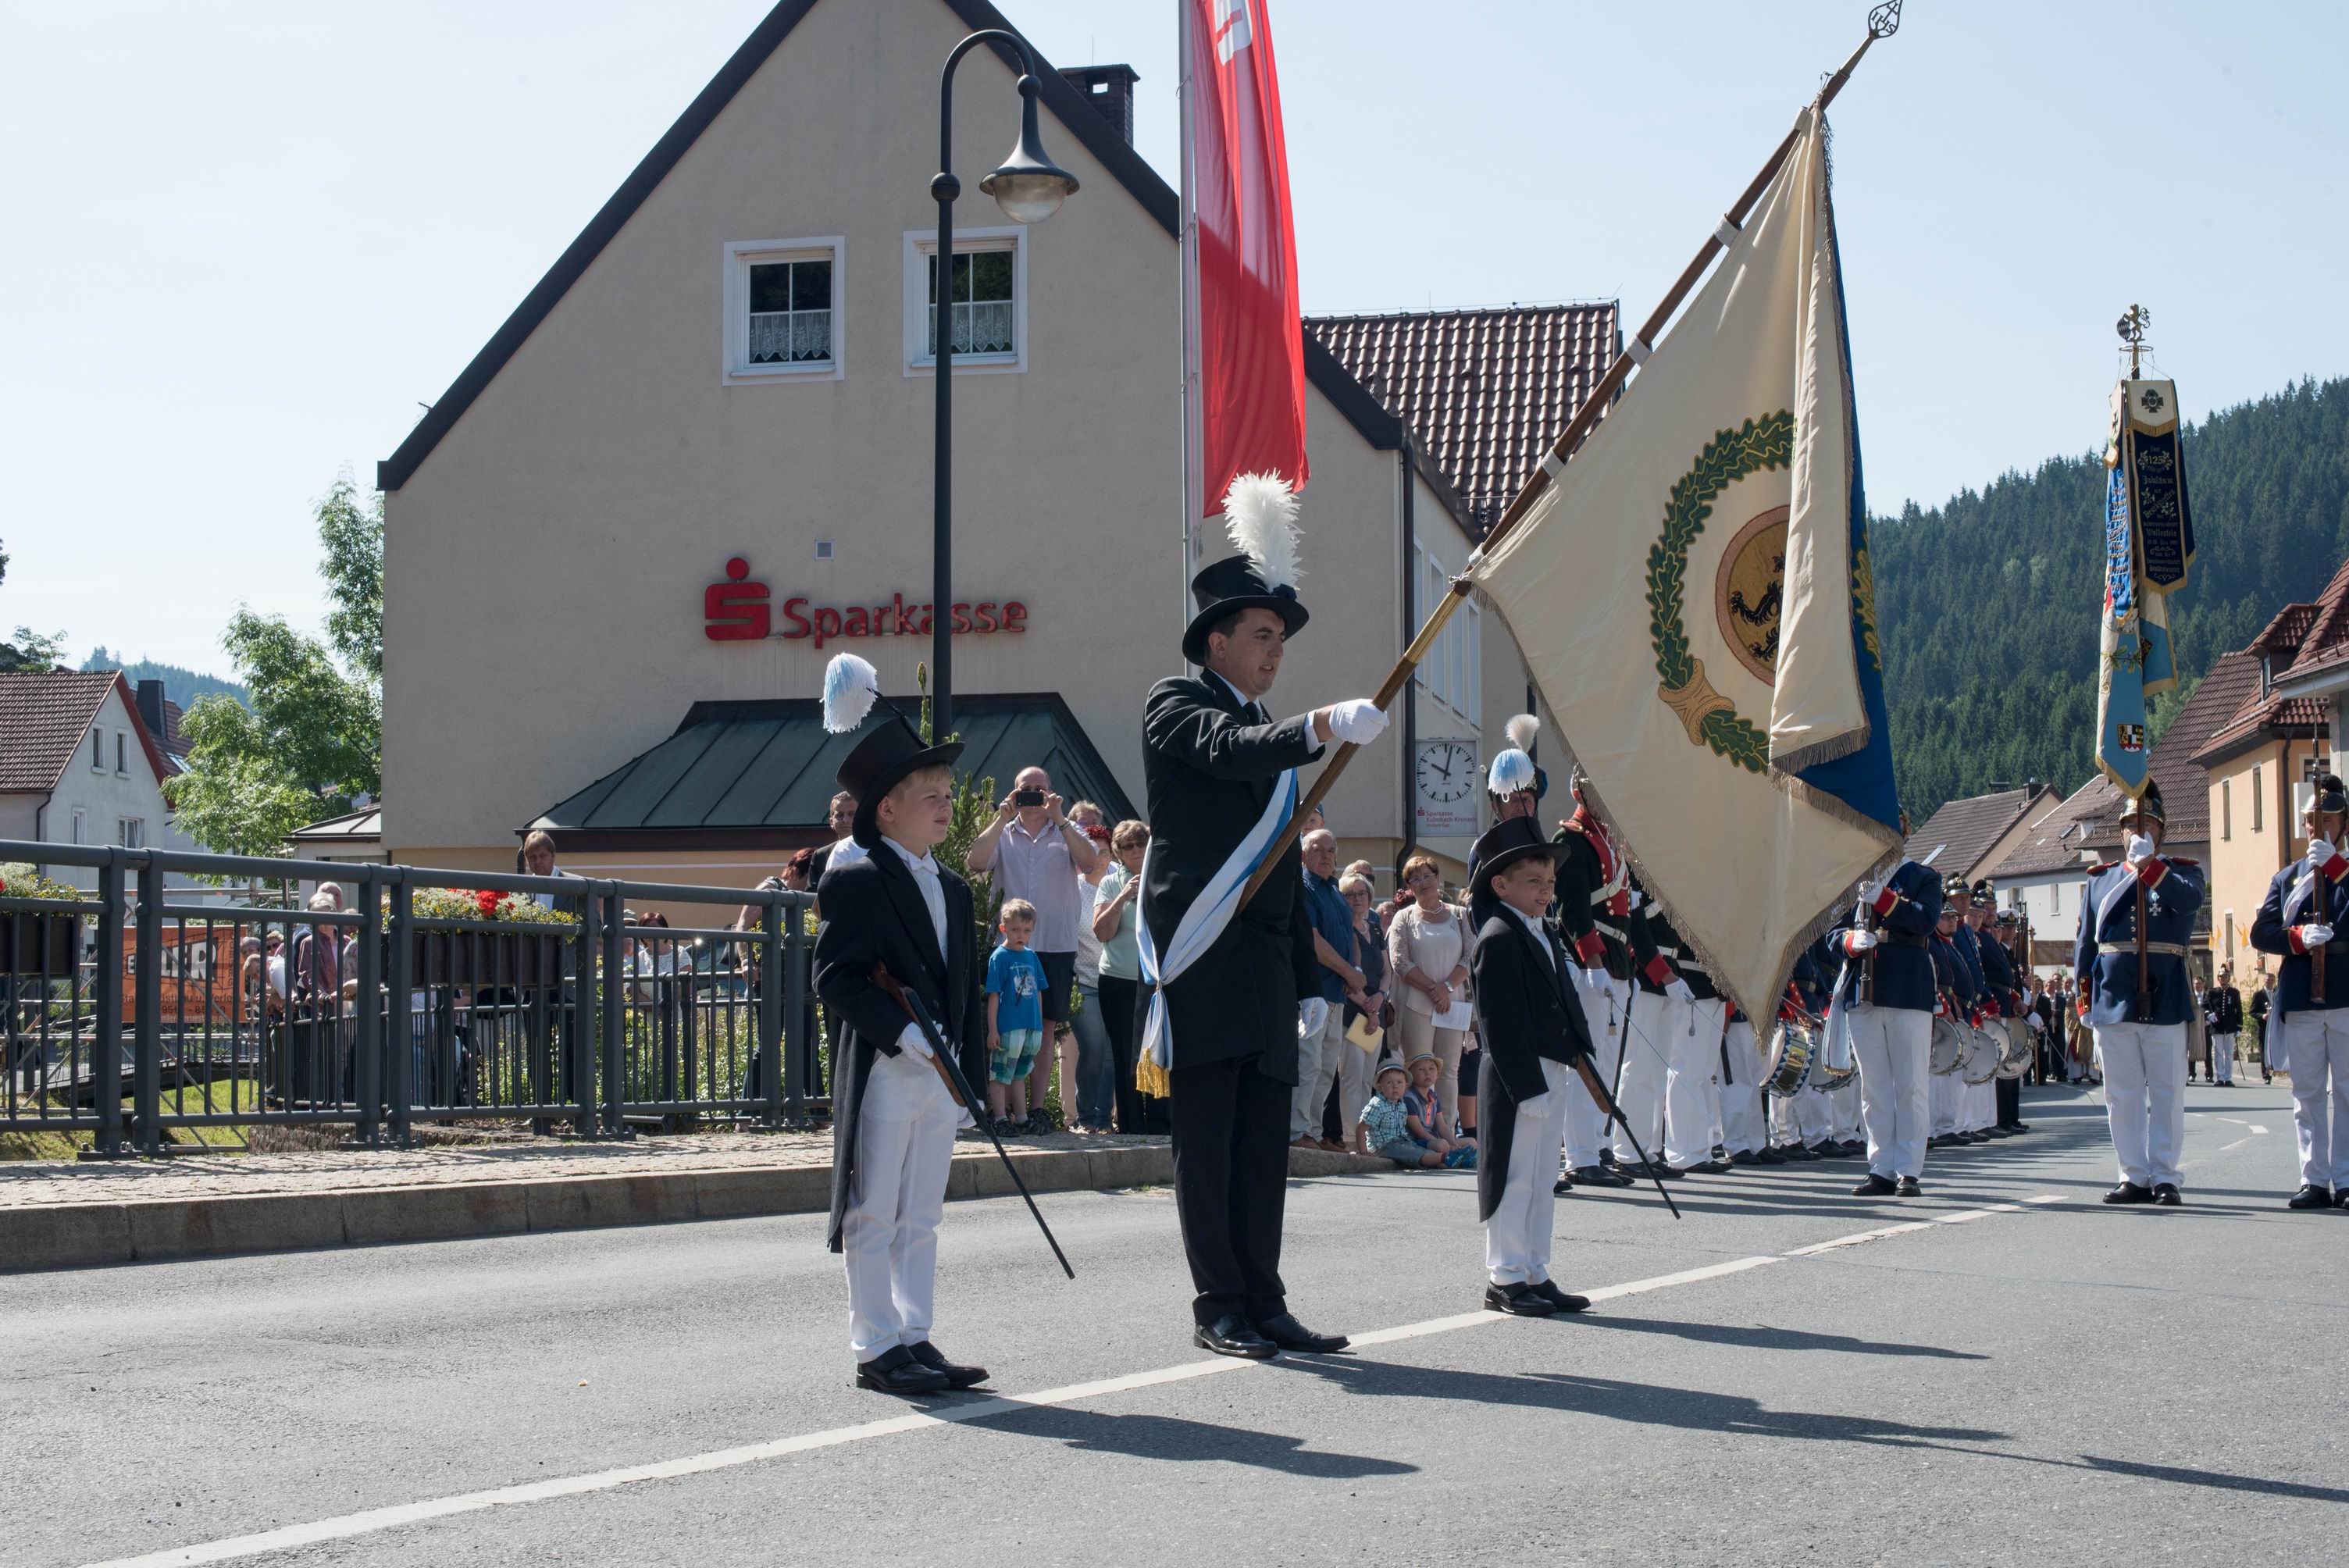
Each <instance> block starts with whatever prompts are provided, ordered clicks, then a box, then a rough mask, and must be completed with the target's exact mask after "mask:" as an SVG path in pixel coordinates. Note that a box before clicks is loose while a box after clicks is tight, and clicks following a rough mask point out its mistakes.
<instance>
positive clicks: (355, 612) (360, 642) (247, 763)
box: [165, 473, 383, 855]
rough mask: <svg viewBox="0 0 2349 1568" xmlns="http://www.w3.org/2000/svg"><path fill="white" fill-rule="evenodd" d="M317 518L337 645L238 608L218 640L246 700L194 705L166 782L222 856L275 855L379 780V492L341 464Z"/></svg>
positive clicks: (190, 828) (193, 832) (186, 816)
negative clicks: (364, 495)
mask: <svg viewBox="0 0 2349 1568" xmlns="http://www.w3.org/2000/svg"><path fill="white" fill-rule="evenodd" d="M316 516H317V520H318V538H319V542H320V544H321V545H322V546H323V548H324V550H325V552H326V562H325V564H324V567H323V575H324V576H325V577H326V592H327V594H328V597H329V598H330V599H331V600H332V602H333V608H332V609H331V610H330V611H329V613H328V614H327V617H326V629H327V637H328V640H329V641H330V642H331V643H332V648H331V649H330V648H329V646H328V644H327V643H326V642H321V641H320V640H319V639H317V638H316V637H312V636H309V635H306V634H303V633H301V632H297V631H295V629H294V628H293V627H291V626H289V625H288V624H286V623H285V617H284V616H282V615H260V614H254V612H253V611H251V610H249V609H246V608H244V607H243V606H239V607H238V609H237V612H236V614H235V615H233V617H231V619H230V621H229V625H228V631H227V632H226V633H225V634H223V635H222V639H221V642H222V646H224V647H225V648H227V650H228V653H229V656H230V658H231V659H233V661H234V662H235V665H236V668H237V675H238V677H239V679H240V680H242V681H243V685H244V686H245V687H246V688H247V690H249V691H250V692H251V693H252V707H249V708H248V707H245V706H243V704H241V703H239V702H237V701H236V700H235V699H234V698H233V697H230V696H208V697H206V698H204V699H203V700H202V702H199V703H197V704H196V706H195V707H194V708H193V709H191V711H190V712H189V714H188V716H187V718H186V721H185V725H184V729H185V732H186V734H187V737H188V739H189V741H190V743H191V749H190V751H189V754H188V771H187V772H185V773H183V774H181V775H180V776H179V777H178V778H176V779H172V780H171V782H170V783H169V784H168V785H166V786H165V790H166V793H167V795H168V797H169V799H170V800H171V807H172V810H173V811H174V812H175V813H177V815H178V818H179V823H180V826H181V829H182V830H184V831H186V832H187V833H188V834H189V835H190V836H191V837H192V838H194V839H195V840H196V841H198V842H200V843H202V844H203V845H204V847H205V848H207V849H210V850H213V851H218V852H220V853H222V854H238V855H272V854H276V853H278V852H280V851H282V850H283V849H284V847H285V840H286V838H287V836H288V835H289V834H291V833H292V832H293V831H294V830H295V829H296V828H299V827H301V826H302V825H303V824H304V823H305V822H309V821H313V820H316V819H318V818H320V817H328V816H333V815H335V814H336V813H337V812H341V811H347V810H350V809H351V807H352V805H353V803H354V802H355V800H356V799H357V797H358V796H359V795H361V794H362V793H364V794H367V795H369V796H373V795H375V794H378V793H379V792H380V791H381V790H382V789H383V499H382V497H380V496H378V497H376V498H374V500H372V501H371V502H369V503H367V504H364V505H363V504H362V503H361V502H360V500H359V497H358V487H357V485H356V484H354V483H353V482H352V480H351V477H350V476H349V475H348V474H347V473H346V474H344V475H342V476H341V477H340V478H338V479H336V481H335V485H334V488H333V489H332V490H329V491H328V492H327V493H326V498H325V499H324V500H321V501H320V502H319V503H318V507H317V511H316ZM337 655H340V657H339V660H338V658H337Z"/></svg>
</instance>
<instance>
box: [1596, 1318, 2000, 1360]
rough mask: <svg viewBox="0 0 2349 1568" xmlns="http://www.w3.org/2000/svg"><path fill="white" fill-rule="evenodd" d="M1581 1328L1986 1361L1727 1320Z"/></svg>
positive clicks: (1934, 1348) (1601, 1321)
mask: <svg viewBox="0 0 2349 1568" xmlns="http://www.w3.org/2000/svg"><path fill="white" fill-rule="evenodd" d="M1577 1326H1578V1327H1590V1328H1607V1329H1614V1330H1618V1331H1620V1332H1623V1333H1629V1334H1668V1335H1670V1336H1672V1337H1673V1338H1675V1339H1694V1340H1699V1341H1702V1343H1704V1344H1707V1345H1735V1346H1743V1347H1745V1348H1748V1349H1754V1350H1833V1351H1838V1352H1840V1353H1842V1354H1844V1355H1847V1356H1930V1357H1936V1358H1938V1359H1940V1360H1945V1361H1987V1360H1989V1359H1990V1357H1987V1356H1982V1355H1978V1354H1976V1353H1975V1352H1973V1351H1971V1350H1950V1349H1945V1348H1944V1347H1942V1346H1939V1345H1901V1344H1897V1343H1894V1342H1891V1341H1889V1340H1880V1339H1855V1338H1854V1337H1852V1336H1850V1335H1848V1334H1813V1333H1810V1332H1808V1331H1807V1330H1805V1329H1800V1328H1759V1327H1743V1326H1737V1325H1733V1324H1727V1323H1672V1322H1670V1321H1667V1320H1664V1319H1660V1318H1638V1317H1603V1316H1597V1315H1593V1316H1590V1317H1586V1318H1583V1319H1582V1320H1581V1321H1580V1322H1579V1323H1578V1325H1577Z"/></svg>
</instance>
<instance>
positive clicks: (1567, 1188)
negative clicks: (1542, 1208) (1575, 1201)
mask: <svg viewBox="0 0 2349 1568" xmlns="http://www.w3.org/2000/svg"><path fill="white" fill-rule="evenodd" d="M1550 1191H1553V1192H1556V1193H1558V1194H1560V1195H1561V1196H1563V1195H1564V1194H1566V1193H1568V1192H1571V1191H1574V1172H1573V1171H1559V1172H1558V1173H1557V1181H1556V1182H1555V1183H1553V1184H1552V1185H1551V1187H1550Z"/></svg>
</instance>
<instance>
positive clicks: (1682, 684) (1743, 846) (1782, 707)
mask: <svg viewBox="0 0 2349 1568" xmlns="http://www.w3.org/2000/svg"><path fill="white" fill-rule="evenodd" d="M1632 352H1633V353H1635V354H1638V353H1640V352H1642V351H1641V350H1640V347H1639V346H1637V345H1634V346H1632ZM1849 360H1850V355H1849V347H1848V344H1847V341H1846V336H1845V330H1844V317H1843V290H1842V280H1841V276H1840V272H1839V268H1838V263H1837V253H1836V239H1835V219H1834V210H1833V206H1832V203H1831V201H1830V197H1829V191H1828V181H1827V165H1826V132H1825V128H1824V125H1823V123H1822V122H1821V121H1820V120H1819V118H1818V117H1817V116H1816V114H1815V113H1808V112H1806V115H1805V118H1804V120H1803V121H1802V122H1801V123H1800V124H1798V126H1797V135H1796V139H1795V147H1794V150H1792V152H1791V153H1790V154H1789V155H1788V157H1787V158H1786V160H1785V162H1784V163H1783V164H1782V165H1781V166H1780V168H1779V170H1778V171H1777V173H1776V175H1775V177H1774V179H1773V180H1772V181H1771V183H1770V185H1769V186H1768V187H1767V189H1766V190H1765V191H1764V193H1763V195H1762V196H1761V198H1760V200H1759V201H1757V202H1756V203H1755V205H1754V209H1753V211H1752V212H1751V213H1750V214H1749V216H1748V219H1747V222H1746V226H1745V228H1744V231H1743V232H1738V233H1736V234H1735V235H1734V237H1733V239H1731V240H1730V242H1729V244H1728V248H1727V251H1726V253H1725V254H1724V255H1723V258H1722V260H1721V262H1720V263H1719V265H1718V266H1717V268H1716V269H1715V271H1714V272H1713V275H1712V277H1711V278H1710V279H1709V280H1708V281H1707V282H1706V284H1705V285H1704V287H1703V288H1702V290H1701V291H1700V292H1699V293H1698V294H1696V295H1695V296H1694V297H1693V298H1692V300H1691V301H1690V303H1689V304H1688V306H1687V309H1686V311H1685V313H1684V314H1683V315H1682V319H1681V321H1680V324H1679V325H1677V326H1675V327H1674V328H1673V329H1672V331H1671V334H1670V335H1668V336H1667V337H1666V338H1665V339H1664V341H1663V342H1662V343H1661V344H1659V345H1657V346H1655V347H1654V349H1653V350H1652V351H1651V352H1649V353H1648V355H1647V358H1646V362H1645V365H1644V366H1643V368H1642V369H1641V370H1640V374H1639V376H1638V377H1637V378H1636V379H1635V380H1634V381H1633V382H1632V383H1631V385H1630V389H1629V392H1628V393H1627V395H1626V396H1625V397H1624V398H1623V400H1622V401H1621V402H1620V403H1619V405H1618V406H1617V407H1615V408H1614V409H1613V410H1612V411H1610V412H1609V414H1608V416H1607V418H1606V419H1605V420H1604V421H1603V422H1602V423H1601V424H1600V425H1599V427H1598V428H1597V429H1596V430H1594V431H1593V432H1592V434H1591V436H1590V438H1588V440H1587V441H1586V442H1585V443H1584V444H1583V447H1582V449H1581V451H1580V453H1579V454H1578V455H1577V456H1576V457H1575V458H1574V459H1572V461H1570V462H1568V463H1564V464H1560V463H1558V462H1557V459H1555V458H1553V459H1550V473H1551V481H1552V482H1551V483H1550V484H1549V485H1548V487H1547V489H1546V490H1543V491H1542V492H1541V494H1540V495H1539V496H1538V498H1537V500H1535V501H1534V502H1533V503H1532V504H1531V507H1530V509H1529V510H1528V511H1527V512H1526V515H1525V517H1524V520H1523V521H1521V522H1519V523H1518V524H1517V525H1516V527H1515V528H1513V529H1511V530H1509V531H1506V532H1504V533H1503V534H1502V535H1501V536H1500V538H1499V540H1498V541H1497V542H1495V545H1494V547H1493V551H1492V553H1491V555H1490V556H1489V557H1486V558H1484V559H1481V560H1480V561H1478V562H1477V563H1476V564H1475V567H1474V568H1473V569H1472V576H1473V578H1474V581H1475V583H1476V585H1477V586H1478V587H1479V588H1480V589H1482V590H1483V592H1484V593H1485V597H1486V599H1487V600H1488V601H1489V602H1490V603H1492V604H1493V605H1494V607H1495V609H1496V610H1497V611H1498V612H1499V614H1501V616H1502V617H1503V619H1504V620H1505V621H1506V623H1507V624H1508V627H1509V630H1510V632H1511V633H1512V634H1514V635H1515V637H1516V641H1517V644H1518V645H1519V647H1520V648H1522V649H1523V650H1524V652H1525V655H1526V663H1527V665H1528V666H1529V668H1530V669H1531V671H1532V673H1533V676H1534V679H1535V682H1536V684H1537V686H1539V687H1540V690H1541V695H1542V696H1543V698H1544V700H1546V701H1547V703H1548V705H1549V707H1550V709H1551V711H1552V713H1553V714H1555V715H1556V717H1557V721H1558V724H1559V726H1560V727H1561V728H1562V729H1563V730H1564V732H1565V737H1566V740H1567V744H1568V747H1569V748H1570V749H1571V750H1572V752H1573V754H1574V757H1575V759H1576V760H1577V761H1578V762H1579V763H1580V764H1581V765H1582V767H1583V769H1585V771H1586V772H1587V773H1588V775H1589V778H1590V781H1591V785H1592V788H1593V790H1594V792H1595V794H1596V797H1597V799H1598V800H1599V805H1600V810H1601V811H1602V814H1603V815H1604V816H1605V817H1606V819H1607V820H1608V822H1609V826H1611V827H1613V828H1614V829H1615V830H1616V831H1617V833H1618V836H1619V838H1621V839H1622V840H1623V841H1624V843H1625V847H1626V849H1627V851H1629V853H1630V857H1631V859H1632V861H1633V862H1634V863H1635V864H1636V866H1637V867H1638V869H1639V871H1640V877H1641V880H1642V881H1643V882H1645V883H1646V885H1647V888H1648V890H1649V892H1650V893H1651V895H1652V896H1654V897H1655V898H1656V899H1657V900H1658V901H1659V902H1660V903H1662V904H1663V906H1664V908H1665V910H1666V911H1667V913H1669V914H1670V916H1671V922H1672V925H1673V927H1674V928H1675V929H1676V930H1678V931H1679V932H1680V933H1681V934H1682V936H1683V937H1684V938H1686V939H1687V940H1688V941H1689V942H1690V943H1691V944H1692V945H1693V946H1694V947H1695V948H1696V949H1697V951H1698V954H1700V956H1701V958H1702V961H1703V962H1704V964H1705V965H1706V968H1707V971H1708V972H1709V973H1710V974H1711V975H1712V976H1713V979H1714V981H1715V982H1716V983H1717V984H1718V985H1720V986H1721V988H1722V989H1723V990H1724V991H1725V992H1727V993H1728V994H1729V995H1731V996H1732V997H1733V999H1735V1000H1736V1002H1737V1003H1738V1005H1739V1006H1742V1007H1744V1009H1745V1010H1746V1011H1747V1012H1748V1013H1750V1014H1752V1015H1753V1016H1755V1017H1757V1018H1767V1017H1769V1016H1773V1014H1774V1013H1775V1007H1776V1000H1777V997H1778V995H1780V994H1781V992H1782V991H1783V989H1784V987H1785V979H1786V975H1787V973H1788V971H1789V970H1790V969H1791V968H1792V966H1793V964H1794V961H1795V957H1796V955H1797V954H1800V952H1801V951H1802V949H1803V948H1804V947H1805V946H1806V945H1807V944H1809V943H1810V941H1811V939H1812V938H1813V937H1814V936H1815V935H1816V934H1817V933H1818V931H1819V930H1821V929H1822V928H1823V926H1824V925H1825V923H1826V921H1827V920H1828V919H1829V918H1830V917H1831V913H1832V912H1831V907H1830V906H1831V905H1832V904H1834V903H1836V902H1837V901H1838V900H1841V899H1845V898H1847V897H1848V894H1849V892H1850V889H1851V886H1852V883H1853V882H1855V881H1856V880H1857V879H1858V878H1859V877H1860V876H1862V875H1863V874H1865V873H1867V872H1868V871H1870V870H1871V869H1872V868H1875V867H1878V866H1879V865H1882V864H1885V863H1888V862H1889V858H1890V857H1891V856H1892V855H1894V854H1895V853H1897V851H1898V849H1899V843H1900V839H1901V834H1900V827H1899V822H1900V810H1899V799H1898V798H1897V795H1896V793H1895V791H1894V788H1893V782H1892V759H1891V747H1890V738H1889V732H1888V728H1887V725H1886V720H1885V713H1884V692H1883V675H1882V667H1881V665H1880V662H1879V658H1880V655H1879V651H1878V642H1877V635H1876V627H1875V593H1874V588H1873V584H1872V582H1871V579H1870V576H1869V568H1868V533H1867V513H1866V508H1865V502H1864V501H1863V500H1862V496H1861V487H1860V469H1859V440H1858V433H1857V423H1856V418H1855V414H1854V410H1853V404H1852V388H1851V377H1850V371H1849Z"/></svg>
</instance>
